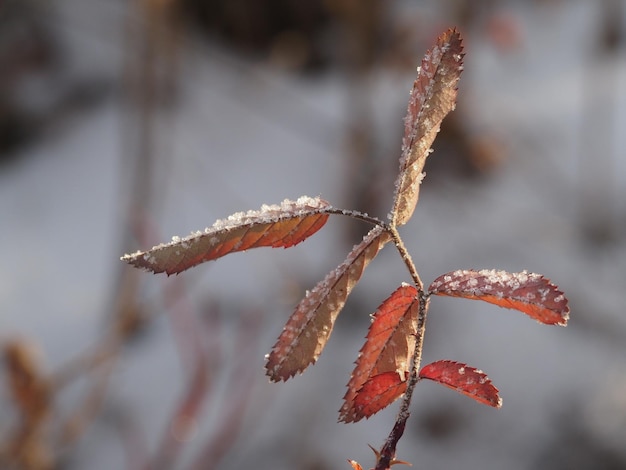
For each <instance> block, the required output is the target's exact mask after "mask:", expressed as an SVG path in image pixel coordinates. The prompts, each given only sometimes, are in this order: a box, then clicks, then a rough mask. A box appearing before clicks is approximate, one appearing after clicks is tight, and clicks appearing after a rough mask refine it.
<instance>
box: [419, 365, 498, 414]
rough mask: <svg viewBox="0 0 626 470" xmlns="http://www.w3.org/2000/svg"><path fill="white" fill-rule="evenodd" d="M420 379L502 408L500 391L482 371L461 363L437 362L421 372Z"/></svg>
mask: <svg viewBox="0 0 626 470" xmlns="http://www.w3.org/2000/svg"><path fill="white" fill-rule="evenodd" d="M419 377H420V379H428V380H432V381H434V382H437V383H439V384H441V385H445V386H446V387H449V388H451V389H453V390H456V391H457V392H459V393H462V394H463V395H467V396H468V397H470V398H473V399H474V400H476V401H477V402H479V403H483V404H485V405H489V406H493V407H495V408H500V407H501V406H502V399H501V398H500V396H499V395H498V389H497V388H496V387H494V386H493V385H492V383H491V380H489V377H487V375H486V374H485V373H484V372H483V371H482V370H478V369H475V368H473V367H469V366H467V365H466V364H463V363H461V362H454V361H436V362H433V363H431V364H428V365H426V366H424V367H422V369H421V370H420V372H419Z"/></svg>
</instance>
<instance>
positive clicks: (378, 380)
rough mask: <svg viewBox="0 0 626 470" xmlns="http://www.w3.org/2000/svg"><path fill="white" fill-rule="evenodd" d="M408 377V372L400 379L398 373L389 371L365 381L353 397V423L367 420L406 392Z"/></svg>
mask: <svg viewBox="0 0 626 470" xmlns="http://www.w3.org/2000/svg"><path fill="white" fill-rule="evenodd" d="M408 376H409V373H408V372H405V374H404V377H402V376H400V374H398V372H391V371H390V372H383V373H382V374H378V375H374V376H372V377H370V378H369V379H367V381H366V382H365V383H364V384H363V386H362V387H361V389H360V390H359V391H358V392H357V395H356V397H354V404H353V414H354V416H355V419H354V420H353V421H358V420H360V419H361V418H369V417H370V416H372V415H373V414H376V413H378V412H379V411H380V410H382V409H383V408H385V407H387V406H389V405H390V404H391V403H393V402H394V401H395V400H396V399H397V398H398V397H399V396H400V395H402V394H403V393H404V392H405V391H406V384H407V382H406V379H407V378H408Z"/></svg>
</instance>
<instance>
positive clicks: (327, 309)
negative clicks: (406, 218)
mask: <svg viewBox="0 0 626 470" xmlns="http://www.w3.org/2000/svg"><path fill="white" fill-rule="evenodd" d="M390 238H391V237H390V236H389V234H388V233H387V232H386V231H385V230H384V229H383V228H382V227H380V226H377V227H374V228H373V229H372V230H370V232H369V233H368V234H367V235H365V237H364V238H363V241H362V242H361V243H360V244H358V245H356V246H355V247H354V248H353V249H352V251H351V252H350V254H348V257H347V258H346V260H345V261H344V262H343V263H342V264H340V265H339V266H338V267H337V268H336V269H335V270H333V271H331V272H330V273H329V274H328V275H327V276H326V278H324V280H322V281H321V282H320V283H319V284H317V285H316V286H315V287H314V288H313V290H312V291H310V292H307V294H306V296H305V297H304V299H302V301H300V303H299V304H298V306H297V307H296V309H295V311H294V312H293V314H292V315H291V317H290V318H289V320H288V321H287V324H286V325H285V327H284V328H283V331H282V333H281V334H280V336H279V337H278V341H277V342H276V344H275V345H274V347H273V348H272V352H271V353H270V354H268V355H267V363H266V366H265V367H266V369H267V375H268V376H269V377H270V379H271V380H273V381H280V380H287V379H288V378H290V377H293V376H294V375H295V374H296V373H298V372H302V371H303V370H304V369H306V368H307V367H308V366H309V365H310V364H312V363H314V362H315V361H316V360H317V358H318V357H319V355H320V354H321V352H322V349H324V346H325V345H326V342H327V341H328V338H329V337H330V334H331V332H332V329H333V326H334V324H335V320H336V318H337V315H339V312H340V311H341V309H342V308H343V306H344V304H345V302H346V299H347V298H348V295H350V292H351V291H352V288H353V287H354V286H355V285H356V283H357V282H358V281H359V279H361V276H362V275H363V271H364V270H365V268H366V267H367V265H368V264H369V262H370V261H371V260H372V259H374V257H375V256H376V255H377V254H378V252H379V251H380V249H381V248H382V247H383V246H384V245H385V243H387V242H388V241H389V240H390Z"/></svg>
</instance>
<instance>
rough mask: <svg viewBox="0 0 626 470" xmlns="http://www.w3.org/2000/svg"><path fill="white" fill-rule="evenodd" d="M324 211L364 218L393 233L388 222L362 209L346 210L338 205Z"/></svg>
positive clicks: (365, 220)
mask: <svg viewBox="0 0 626 470" xmlns="http://www.w3.org/2000/svg"><path fill="white" fill-rule="evenodd" d="M323 212H325V213H327V214H336V215H345V216H347V217H351V218H353V219H358V220H362V221H363V222H367V223H368V224H371V225H378V226H380V227H383V228H384V229H385V230H386V231H387V232H389V233H391V228H390V227H389V225H388V224H387V223H386V222H383V221H382V220H380V219H379V218H378V217H372V216H371V215H367V214H365V213H363V212H360V211H353V210H346V209H338V208H336V207H329V208H328V209H324V210H323Z"/></svg>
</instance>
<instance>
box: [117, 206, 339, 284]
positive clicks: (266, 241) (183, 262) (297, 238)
mask: <svg viewBox="0 0 626 470" xmlns="http://www.w3.org/2000/svg"><path fill="white" fill-rule="evenodd" d="M329 208H330V205H329V204H328V203H327V202H326V201H324V200H322V199H320V198H311V197H307V196H302V197H300V198H299V199H298V200H297V201H290V200H288V199H285V200H284V201H283V202H282V203H281V204H280V205H271V206H267V205H265V206H263V207H262V208H261V210H260V211H248V212H246V213H244V212H239V213H237V214H233V215H231V216H229V217H228V218H227V219H222V220H218V221H217V222H215V223H214V224H213V226H212V227H209V228H207V229H205V230H204V232H196V233H192V234H191V235H189V236H188V237H185V238H179V237H174V238H173V239H172V242H170V243H166V244H161V245H157V246H155V247H153V248H152V249H151V250H148V251H145V252H143V251H138V252H136V253H133V254H130V255H124V256H122V258H121V259H122V261H126V262H127V263H129V264H132V265H133V266H135V267H137V268H143V269H145V270H147V271H152V272H154V273H162V272H166V273H167V274H168V275H170V274H178V273H180V272H182V271H184V270H186V269H189V268H191V267H193V266H196V265H198V264H200V263H203V262H205V261H211V260H215V259H217V258H221V257H222V256H225V255H227V254H229V253H234V252H237V251H245V250H249V249H250V248H257V247H261V246H269V247H273V248H277V247H283V248H289V247H291V246H294V245H296V244H298V243H300V242H301V241H303V240H305V239H306V238H308V237H310V236H311V235H313V234H314V233H315V232H317V231H318V230H319V229H321V228H322V227H323V226H324V224H325V223H326V221H327V220H328V214H327V213H325V210H326V209H329Z"/></svg>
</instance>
